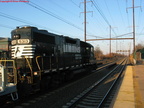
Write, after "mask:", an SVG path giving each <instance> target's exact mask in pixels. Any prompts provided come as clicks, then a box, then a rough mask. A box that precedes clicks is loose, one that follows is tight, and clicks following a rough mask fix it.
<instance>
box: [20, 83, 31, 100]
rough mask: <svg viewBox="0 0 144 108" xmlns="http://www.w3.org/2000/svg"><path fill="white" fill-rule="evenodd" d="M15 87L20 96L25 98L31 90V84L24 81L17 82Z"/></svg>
mask: <svg viewBox="0 0 144 108" xmlns="http://www.w3.org/2000/svg"><path fill="white" fill-rule="evenodd" d="M17 89H18V94H19V97H20V98H25V97H27V96H29V94H30V93H31V92H32V87H31V85H30V84H28V83H26V82H23V83H18V86H17Z"/></svg>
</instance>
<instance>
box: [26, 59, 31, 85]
mask: <svg viewBox="0 0 144 108" xmlns="http://www.w3.org/2000/svg"><path fill="white" fill-rule="evenodd" d="M25 59H26V61H27V63H28V66H29V68H30V71H31V82H32V83H33V70H32V67H31V65H30V62H29V60H28V58H26V57H25Z"/></svg>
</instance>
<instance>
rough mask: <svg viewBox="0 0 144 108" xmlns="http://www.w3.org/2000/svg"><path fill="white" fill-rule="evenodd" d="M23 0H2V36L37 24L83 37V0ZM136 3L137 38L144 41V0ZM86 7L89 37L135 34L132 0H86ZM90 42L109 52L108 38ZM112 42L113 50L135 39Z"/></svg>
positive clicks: (129, 47) (129, 46) (128, 45)
mask: <svg viewBox="0 0 144 108" xmlns="http://www.w3.org/2000/svg"><path fill="white" fill-rule="evenodd" d="M4 1H7V2H4ZM14 1H17V2H14ZM24 1H25V2H24ZM24 1H20V0H0V37H11V31H12V30H13V29H15V28H16V27H17V26H20V27H22V26H35V27H37V28H38V29H45V30H48V31H49V32H52V33H55V34H59V35H64V36H69V37H72V38H79V39H81V40H83V41H84V0H29V1H28V0H24ZM134 7H135V8H134V10H135V31H136V38H135V41H136V44H143V45H144V20H143V19H144V0H134ZM86 11H87V12H86V16H87V17H86V25H87V31H86V32H87V39H102V38H109V37H110V32H111V37H114V38H115V37H119V38H133V35H132V32H133V20H132V19H133V17H132V12H133V8H132V0H87V2H86ZM110 26H111V30H110ZM124 34H127V35H124ZM87 42H88V43H91V44H92V45H93V46H94V47H99V48H100V49H101V50H102V51H103V53H104V54H108V53H109V49H110V47H109V46H110V41H109V40H99V41H87ZM111 45H112V52H114V53H115V52H116V51H117V50H131V51H132V50H133V40H112V41H111Z"/></svg>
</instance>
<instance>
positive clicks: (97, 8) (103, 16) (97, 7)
mask: <svg viewBox="0 0 144 108" xmlns="http://www.w3.org/2000/svg"><path fill="white" fill-rule="evenodd" d="M92 1H93V5H94V7H95V8H96V10H97V11H98V12H99V14H100V15H101V16H102V18H103V19H104V21H105V22H106V23H107V24H108V25H109V26H111V24H110V23H109V21H108V19H107V18H106V16H105V15H104V13H103V12H102V10H101V9H100V8H99V6H98V5H97V3H96V2H95V1H94V0H92ZM112 31H113V33H114V34H115V35H117V34H116V33H115V31H114V30H113V29H112Z"/></svg>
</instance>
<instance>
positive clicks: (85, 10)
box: [82, 0, 92, 42]
mask: <svg viewBox="0 0 144 108" xmlns="http://www.w3.org/2000/svg"><path fill="white" fill-rule="evenodd" d="M87 2H92V1H86V0H84V2H82V3H84V12H82V13H84V41H85V42H86V35H87V33H86V32H87V25H86V24H87V16H86V14H87V13H88V12H92V11H88V12H87V9H86V4H87Z"/></svg>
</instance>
